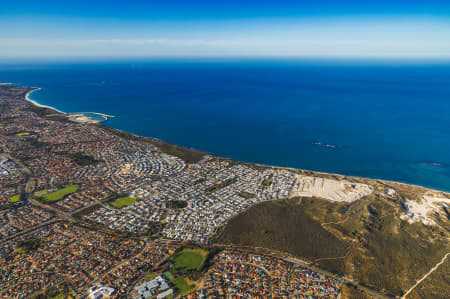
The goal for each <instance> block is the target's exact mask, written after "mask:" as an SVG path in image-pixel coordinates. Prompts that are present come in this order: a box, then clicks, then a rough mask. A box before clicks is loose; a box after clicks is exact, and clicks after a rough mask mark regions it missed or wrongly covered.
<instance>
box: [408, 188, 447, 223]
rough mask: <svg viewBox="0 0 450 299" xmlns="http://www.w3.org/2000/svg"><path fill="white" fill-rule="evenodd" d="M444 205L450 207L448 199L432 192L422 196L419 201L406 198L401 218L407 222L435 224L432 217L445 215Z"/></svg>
mask: <svg viewBox="0 0 450 299" xmlns="http://www.w3.org/2000/svg"><path fill="white" fill-rule="evenodd" d="M444 207H446V208H447V209H448V208H450V199H448V198H446V197H443V196H439V195H436V194H433V193H427V194H425V195H423V196H422V198H421V199H420V201H414V200H407V201H406V202H405V203H404V208H405V215H402V216H401V219H403V220H407V221H408V222H409V223H414V222H419V221H420V222H422V223H424V224H427V225H433V224H436V221H435V219H434V217H446V216H445V210H444Z"/></svg>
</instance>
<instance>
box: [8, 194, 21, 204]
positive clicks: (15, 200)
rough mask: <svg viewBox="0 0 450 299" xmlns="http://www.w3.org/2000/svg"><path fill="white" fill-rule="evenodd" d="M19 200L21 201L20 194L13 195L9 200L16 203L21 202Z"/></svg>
mask: <svg viewBox="0 0 450 299" xmlns="http://www.w3.org/2000/svg"><path fill="white" fill-rule="evenodd" d="M19 201H20V195H14V196H11V197H10V198H9V200H8V202H10V203H16V202H19Z"/></svg>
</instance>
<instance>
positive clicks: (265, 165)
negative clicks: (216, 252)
mask: <svg viewBox="0 0 450 299" xmlns="http://www.w3.org/2000/svg"><path fill="white" fill-rule="evenodd" d="M1 84H3V85H6V84H13V83H1ZM1 84H0V85H1ZM33 88H34V89H32V90H30V91H28V92H27V94H26V96H25V100H26V101H28V102H29V103H31V104H33V105H35V106H36V107H39V108H47V109H51V110H54V111H56V112H58V113H62V114H65V115H69V114H70V113H66V112H63V111H61V110H58V109H56V108H54V107H51V106H47V105H42V104H39V103H38V102H37V101H35V100H32V99H31V98H30V97H29V96H30V94H31V93H32V92H34V91H36V90H40V89H42V88H39V87H33ZM96 124H97V125H101V126H105V125H104V124H102V123H96ZM106 127H108V128H110V129H112V130H115V131H118V132H122V133H126V134H130V135H132V136H135V137H138V138H150V139H154V140H157V141H160V142H163V143H167V144H171V145H176V146H179V147H183V148H186V149H190V150H193V151H198V152H200V151H199V150H196V149H192V148H189V147H186V146H183V145H178V144H173V143H168V142H166V141H163V140H161V139H159V138H156V137H149V136H142V135H138V134H134V133H131V132H127V131H124V130H120V129H116V128H113V127H109V126H106ZM205 153H206V154H209V155H212V156H214V157H217V158H222V159H228V160H233V161H238V160H235V159H233V158H229V157H221V156H218V155H215V154H212V153H207V152H205ZM238 162H243V163H250V164H254V165H257V166H263V167H270V168H278V169H287V170H292V171H310V172H313V173H317V174H323V175H332V176H333V175H334V176H341V177H348V178H357V179H368V180H377V181H383V182H385V183H396V184H402V185H408V186H413V187H419V188H424V189H427V190H430V191H435V192H441V193H445V194H448V195H450V191H444V190H438V189H434V188H430V187H426V186H422V185H417V184H411V183H407V182H401V181H394V180H388V179H383V178H375V177H358V176H353V175H346V174H341V173H333V172H323V171H316V170H311V169H301V168H295V167H286V166H276V165H270V164H261V163H256V162H248V161H240V160H239V161H238Z"/></svg>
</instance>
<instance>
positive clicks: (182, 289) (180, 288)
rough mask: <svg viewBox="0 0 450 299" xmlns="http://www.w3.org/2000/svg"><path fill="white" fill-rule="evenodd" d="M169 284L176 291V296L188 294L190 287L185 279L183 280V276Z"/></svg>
mask: <svg viewBox="0 0 450 299" xmlns="http://www.w3.org/2000/svg"><path fill="white" fill-rule="evenodd" d="M171 282H172V283H173V285H174V286H175V288H176V289H177V295H185V294H188V293H190V291H191V287H190V286H189V284H188V283H187V281H186V279H184V277H183V276H178V277H177V278H175V279H174V280H172V281H171Z"/></svg>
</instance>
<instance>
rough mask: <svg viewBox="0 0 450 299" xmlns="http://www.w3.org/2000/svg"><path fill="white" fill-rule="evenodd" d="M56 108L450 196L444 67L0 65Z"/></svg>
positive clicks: (221, 150) (180, 139) (199, 145)
mask: <svg viewBox="0 0 450 299" xmlns="http://www.w3.org/2000/svg"><path fill="white" fill-rule="evenodd" d="M0 82H14V83H15V84H19V85H26V86H36V87H40V88H42V89H41V90H39V91H36V92H33V93H32V95H31V98H32V99H33V100H36V101H37V102H39V103H41V104H45V105H49V106H53V107H55V108H57V109H59V110H62V111H65V112H81V111H83V112H86V111H89V112H102V113H106V114H110V115H114V116H116V117H115V118H112V119H110V120H109V121H107V122H106V123H104V124H105V125H107V126H111V127H114V128H117V129H121V130H125V131H128V132H131V133H135V134H139V135H143V136H149V137H154V138H158V139H161V140H164V141H167V142H171V143H175V144H179V145H183V146H186V147H190V148H194V149H198V150H202V151H207V152H210V153H212V154H215V155H219V156H223V157H228V158H232V159H236V160H242V161H248V162H257V163H262V164H269V165H277V166H288V167H295V168H301V169H310V170H315V171H323V172H333V173H340V174H346V175H353V176H362V177H370V178H380V179H386V180H395V181H401V182H405V183H411V184H417V185H423V186H426V187H430V188H435V189H439V190H444V191H450V64H449V63H436V62H432V63H431V62H421V63H419V62H417V63H413V62H393V61H372V62H370V61H343V60H342V61H333V60H287V59H286V60H269V59H261V60H256V59H254V60H249V59H184V60H183V59H177V60H168V59H161V60H145V61H144V60H142V61H139V60H129V61H126V60H122V61H109V62H107V61H102V62H89V61H85V62H83V61H77V62H74V61H73V62H62V61H60V62H42V61H41V62H17V63H14V62H9V63H0Z"/></svg>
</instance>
